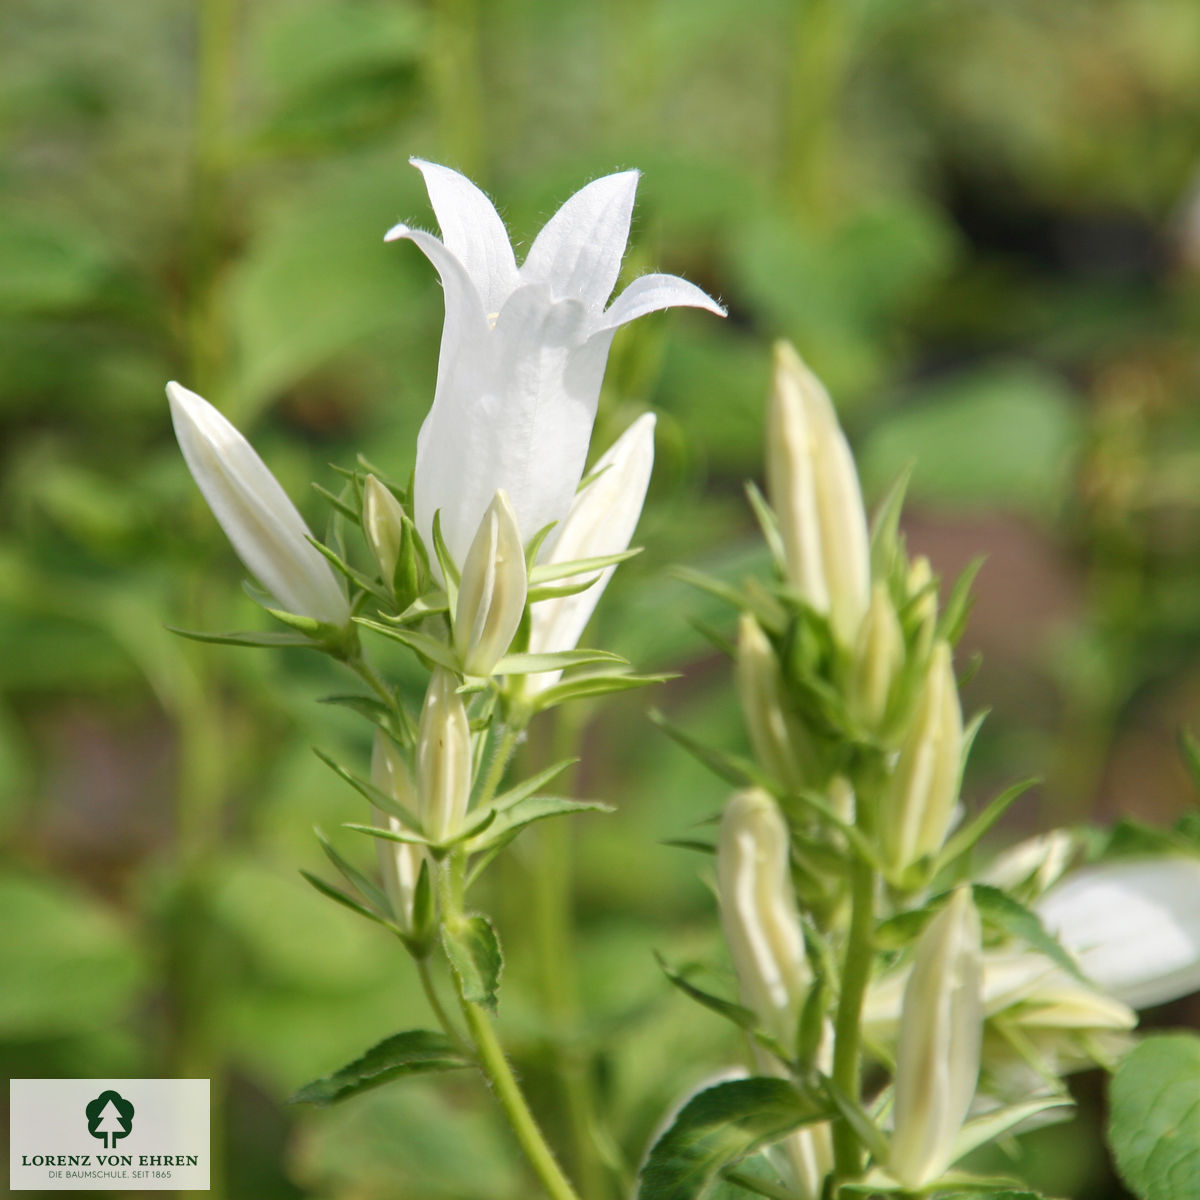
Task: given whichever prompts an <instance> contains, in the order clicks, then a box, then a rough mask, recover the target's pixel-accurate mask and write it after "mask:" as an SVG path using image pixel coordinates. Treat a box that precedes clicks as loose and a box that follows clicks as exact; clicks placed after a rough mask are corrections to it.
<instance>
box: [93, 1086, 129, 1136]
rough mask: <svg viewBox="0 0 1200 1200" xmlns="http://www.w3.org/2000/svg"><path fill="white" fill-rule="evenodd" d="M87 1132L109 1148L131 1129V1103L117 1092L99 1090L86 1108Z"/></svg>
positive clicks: (127, 1134)
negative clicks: (98, 1093)
mask: <svg viewBox="0 0 1200 1200" xmlns="http://www.w3.org/2000/svg"><path fill="white" fill-rule="evenodd" d="M83 1111H84V1112H85V1113H86V1114H87V1123H88V1133H90V1134H91V1135H92V1137H94V1138H100V1139H102V1140H103V1142H104V1148H105V1150H111V1149H112V1148H113V1147H114V1146H115V1145H116V1144H117V1139H118V1138H123V1137H128V1136H129V1132H130V1130H131V1129H133V1105H132V1104H130V1102H129V1101H128V1100H126V1099H125V1097H124V1096H122V1095H121V1094H120V1093H119V1092H114V1091H107V1092H101V1093H100V1095H98V1096H97V1097H96V1098H95V1100H93V1101H92V1102H91V1103H90V1104H89V1105H88V1106H87V1108H85V1109H84V1110H83Z"/></svg>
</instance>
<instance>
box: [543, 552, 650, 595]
mask: <svg viewBox="0 0 1200 1200" xmlns="http://www.w3.org/2000/svg"><path fill="white" fill-rule="evenodd" d="M641 552H642V551H641V547H640V546H638V547H635V548H634V549H632V550H621V551H619V552H618V553H616V554H601V555H597V556H596V557H595V558H577V559H574V560H573V561H571V562H551V563H542V564H541V565H540V566H536V567H533V568H531V569H530V572H529V586H530V587H531V588H535V587H541V585H542V584H544V583H553V582H554V581H555V580H556V579H570V578H571V576H572V575H586V574H588V573H590V572H592V571H603V570H604V569H605V568H606V567H615V566H617V565H618V564H619V563H623V562H628V561H629V559H631V558H636V557H637V556H638V555H639V554H641Z"/></svg>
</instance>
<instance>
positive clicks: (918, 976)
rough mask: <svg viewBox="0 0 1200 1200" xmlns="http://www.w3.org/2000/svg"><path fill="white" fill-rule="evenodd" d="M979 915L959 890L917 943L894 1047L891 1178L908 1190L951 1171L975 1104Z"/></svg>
mask: <svg viewBox="0 0 1200 1200" xmlns="http://www.w3.org/2000/svg"><path fill="white" fill-rule="evenodd" d="M981 937H982V934H981V930H980V925H979V914H978V913H977V912H976V911H975V905H974V904H973V903H972V901H971V893H970V890H969V889H968V888H965V887H964V888H959V889H958V890H957V891H956V892H955V893H954V895H953V896H952V897H951V898H950V902H949V903H948V904H947V905H946V907H945V908H944V909H943V910H942V911H941V912H940V913H938V915H937V916H936V917H934V919H933V920H932V921H931V922H930V923H929V926H928V928H927V929H926V930H925V932H924V933H922V935H921V938H920V940H919V941H918V942H917V952H916V960H915V962H914V964H913V970H912V975H911V976H910V977H909V981H908V986H907V987H906V988H905V990H904V1005H903V1008H902V1010H901V1014H900V1040H899V1044H898V1045H897V1047H896V1083H895V1091H896V1102H895V1127H894V1132H893V1135H892V1147H891V1161H890V1163H889V1169H890V1173H891V1174H892V1175H893V1176H894V1177H895V1178H896V1179H897V1180H899V1182H900V1183H902V1184H903V1185H904V1186H905V1187H908V1188H912V1189H914V1190H916V1189H918V1188H921V1187H923V1186H924V1185H925V1184H927V1183H930V1182H932V1181H933V1180H935V1179H937V1178H938V1177H939V1176H941V1175H942V1173H943V1172H944V1171H945V1170H946V1168H947V1167H948V1166H949V1165H950V1162H951V1159H952V1156H953V1150H954V1143H955V1139H956V1138H957V1137H958V1134H959V1131H960V1130H961V1129H962V1125H963V1122H964V1120H965V1119H966V1116H967V1111H968V1109H969V1108H970V1107H971V1101H972V1100H973V1099H974V1097H975V1088H976V1085H977V1083H978V1081H979V1056H980V1047H981V1043H982V1037H983V1003H982V999H981V992H982V975H983V967H982V954H981Z"/></svg>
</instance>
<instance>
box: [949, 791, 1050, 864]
mask: <svg viewBox="0 0 1200 1200" xmlns="http://www.w3.org/2000/svg"><path fill="white" fill-rule="evenodd" d="M1040 782H1041V780H1040V779H1023V780H1022V781H1021V782H1020V783H1014V784H1013V785H1012V787H1010V788H1006V789H1005V790H1004V791H1002V792H1001V793H1000V795H998V796H997V797H996V798H995V799H994V800H992V801H991V802H990V803H989V804H988V805H987V807H986V808H984V810H983V811H982V812H981V813H979V815H978V816H976V817H975V818H974V820H972V821H971V822H970V823H969V824H967V825H966V826H965V827H964V828H962V829H960V830H959V831H958V832H957V833H956V834H955V835H954V836H953V837H952V838H951V839H950V840H949V841H948V842H947V843H946V845H945V846H944V847H943V849H942V852H941V854H939V855H938V862H937V866H936V867H935V868H934V873H935V874H936V873H937V871H940V870H941V869H942V868H943V867H946V866H948V865H949V864H950V863H952V862H954V861H955V860H956V859H958V858H960V857H961V856H962V855H964V854H966V853H967V852H968V851H969V850H971V849H973V848H974V847H975V845H976V844H977V843H978V841H979V839H980V838H981V837H983V835H984V834H985V833H987V831H988V830H989V829H991V827H992V826H993V825H995V823H996V822H997V821H998V820H999V819H1000V818H1001V817H1002V816H1003V815H1004V814H1005V813H1006V812H1007V811H1008V809H1009V807H1010V806H1011V805H1012V803H1013V801H1015V800H1017V799H1018V798H1019V797H1021V796H1022V795H1024V794H1025V792H1027V791H1028V790H1029V789H1030V788H1031V787H1033V786H1034V785H1035V784H1037V783H1040Z"/></svg>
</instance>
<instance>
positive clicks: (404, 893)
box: [371, 729, 425, 931]
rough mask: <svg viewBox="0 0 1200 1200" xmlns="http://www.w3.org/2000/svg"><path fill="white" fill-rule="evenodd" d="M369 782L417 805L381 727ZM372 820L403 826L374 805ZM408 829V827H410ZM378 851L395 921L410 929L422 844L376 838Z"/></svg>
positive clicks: (398, 757)
mask: <svg viewBox="0 0 1200 1200" xmlns="http://www.w3.org/2000/svg"><path fill="white" fill-rule="evenodd" d="M371 782H372V783H373V784H374V785H375V787H377V788H378V789H379V790H380V791H381V792H383V793H384V794H385V795H388V796H391V797H392V798H393V799H395V800H397V801H399V802H400V803H401V804H403V805H404V807H405V808H408V809H409V810H411V811H414V812H415V811H416V810H417V809H418V807H419V805H418V802H417V796H416V792H415V790H414V789H413V785H412V778H411V776H410V775H409V773H408V764H407V763H406V762H405V761H404V757H403V755H402V754H401V753H400V751H399V750H398V749H397V747H396V744H395V742H393V741H392V739H391V738H390V737H388V735H387V734H386V733H384V732H383V730H382V729H377V730H376V731H375V746H374V749H373V750H372V752H371ZM373 813H374V819H375V824H376V825H378V826H380V827H381V828H383V829H390V830H391V831H392V832H393V833H399V832H401V831H404V830H405V825H404V822H403V821H401V820H400V819H399V818H398V817H394V816H392V815H391V814H390V813H384V812H380V811H379V809H374V810H373ZM409 832H411V830H410V831H409ZM375 845H376V848H377V850H378V853H379V872H380V875H381V876H382V878H383V890H384V891H385V892H386V893H387V897H388V899H389V900H391V902H392V908H393V909H394V910H395V913H396V919H397V922H398V923H399V925H400V928H401V929H404V930H406V931H408V930H411V929H412V923H413V895H414V893H415V892H416V888H417V878H418V876H419V875H420V873H421V860H422V858H423V857H424V855H425V851H424V849H423V848H422V847H421V846H416V845H412V844H409V843H407V842H389V841H386V840H384V839H383V838H376V839H375Z"/></svg>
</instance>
